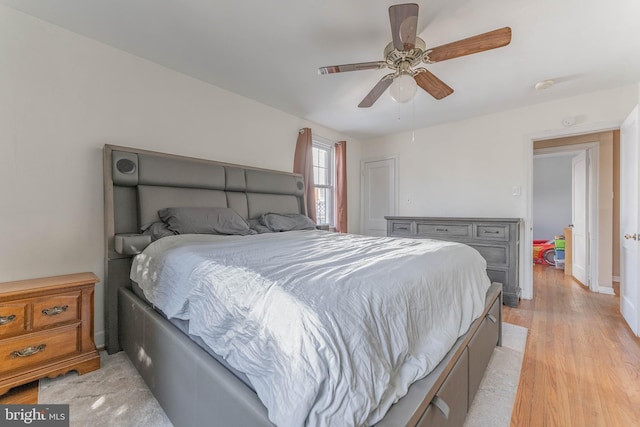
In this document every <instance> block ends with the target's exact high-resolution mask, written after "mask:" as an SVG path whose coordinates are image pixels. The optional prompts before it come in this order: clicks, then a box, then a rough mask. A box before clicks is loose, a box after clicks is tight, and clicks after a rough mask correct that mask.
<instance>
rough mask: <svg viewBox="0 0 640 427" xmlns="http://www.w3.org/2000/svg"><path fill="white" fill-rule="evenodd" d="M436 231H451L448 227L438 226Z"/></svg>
mask: <svg viewBox="0 0 640 427" xmlns="http://www.w3.org/2000/svg"><path fill="white" fill-rule="evenodd" d="M436 231H449V229H448V228H436Z"/></svg>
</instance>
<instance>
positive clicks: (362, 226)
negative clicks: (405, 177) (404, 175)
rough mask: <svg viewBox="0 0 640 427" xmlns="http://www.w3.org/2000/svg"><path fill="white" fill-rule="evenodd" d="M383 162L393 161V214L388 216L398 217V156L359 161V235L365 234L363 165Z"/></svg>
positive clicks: (368, 158)
mask: <svg viewBox="0 0 640 427" xmlns="http://www.w3.org/2000/svg"><path fill="white" fill-rule="evenodd" d="M384 160H393V164H394V168H393V188H394V194H395V197H394V200H393V210H394V212H393V213H391V214H390V215H393V216H395V215H398V212H399V206H400V196H399V194H398V187H399V186H398V155H397V154H393V155H390V156H378V157H367V158H364V159H360V234H364V232H365V212H364V207H365V200H364V199H365V191H364V190H365V188H364V165H365V164H366V163H371V162H380V161H384Z"/></svg>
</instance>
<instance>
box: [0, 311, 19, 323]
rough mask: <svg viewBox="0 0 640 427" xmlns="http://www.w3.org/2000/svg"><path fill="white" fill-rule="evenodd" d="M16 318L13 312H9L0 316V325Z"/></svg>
mask: <svg viewBox="0 0 640 427" xmlns="http://www.w3.org/2000/svg"><path fill="white" fill-rule="evenodd" d="M14 320H16V315H15V314H10V315H9V316H0V326H1V325H6V324H7V323H11V322H13V321H14Z"/></svg>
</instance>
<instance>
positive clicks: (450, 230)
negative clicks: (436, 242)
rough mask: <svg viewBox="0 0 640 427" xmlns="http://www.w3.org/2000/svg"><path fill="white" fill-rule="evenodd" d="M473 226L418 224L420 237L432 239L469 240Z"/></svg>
mask: <svg viewBox="0 0 640 427" xmlns="http://www.w3.org/2000/svg"><path fill="white" fill-rule="evenodd" d="M471 229H472V224H443V223H437V222H435V223H432V222H418V223H417V233H418V237H421V236H422V237H432V238H434V239H449V238H453V239H456V238H469V237H471Z"/></svg>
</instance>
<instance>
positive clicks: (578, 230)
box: [571, 151, 589, 286]
mask: <svg viewBox="0 0 640 427" xmlns="http://www.w3.org/2000/svg"><path fill="white" fill-rule="evenodd" d="M571 166H572V171H573V177H572V185H571V222H572V224H573V240H572V243H571V244H572V254H573V255H572V259H571V264H572V272H573V277H575V279H576V280H578V281H579V282H580V283H582V284H583V285H585V286H589V283H588V280H587V277H588V276H587V263H588V261H587V260H588V258H587V257H588V255H589V240H588V238H587V226H588V224H587V206H588V205H587V202H588V192H587V185H588V175H587V170H588V168H587V155H586V152H585V151H583V152H581V153H580V154H578V155H576V156H575V157H574V158H573V159H572V165H571Z"/></svg>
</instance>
